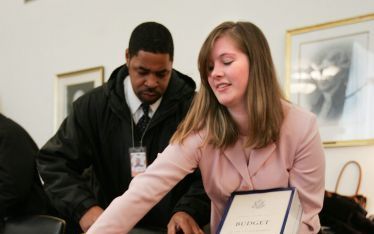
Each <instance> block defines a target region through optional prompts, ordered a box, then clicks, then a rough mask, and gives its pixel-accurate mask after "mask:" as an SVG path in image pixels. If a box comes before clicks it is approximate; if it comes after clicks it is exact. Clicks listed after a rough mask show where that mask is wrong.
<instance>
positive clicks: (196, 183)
mask: <svg viewBox="0 0 374 234" xmlns="http://www.w3.org/2000/svg"><path fill="white" fill-rule="evenodd" d="M173 52H174V47H173V40H172V37H171V34H170V32H169V31H168V29H167V28H165V27H164V26H163V25H161V24H158V23H155V22H147V23H143V24H140V25H139V26H137V27H136V28H135V29H134V31H133V32H132V34H131V37H130V42H129V47H128V49H127V50H126V65H123V66H121V67H119V68H117V69H116V70H115V71H114V72H113V73H112V75H111V77H110V79H109V81H108V82H107V83H106V84H104V85H103V86H101V87H98V88H96V89H94V90H93V91H91V92H89V93H87V94H85V95H83V96H82V97H80V98H79V99H78V100H77V101H75V102H74V104H73V110H72V112H71V114H70V115H69V116H68V117H67V118H66V119H65V120H64V122H63V123H62V125H61V126H60V129H59V130H58V132H57V133H56V135H55V136H54V137H52V139H50V140H49V141H48V142H47V143H46V145H45V146H44V147H43V148H42V149H41V151H40V155H39V166H40V169H41V174H42V178H43V179H44V180H45V183H46V190H47V193H48V194H49V195H50V197H51V199H52V200H53V203H54V204H55V206H56V208H57V210H58V211H60V212H61V213H62V215H64V217H65V218H66V217H70V218H72V219H73V220H75V221H77V222H79V225H80V227H81V229H82V230H83V231H86V230H87V229H88V228H89V227H90V226H91V225H92V223H93V222H94V221H95V220H96V219H97V218H98V216H99V215H100V214H101V213H102V211H103V209H105V208H106V207H107V206H108V205H109V203H110V202H111V201H112V200H113V199H114V198H115V197H117V196H119V195H121V194H122V193H123V192H124V191H125V190H127V188H128V186H129V183H130V182H131V179H132V177H133V176H136V175H137V174H138V173H142V171H144V170H145V168H146V166H147V165H149V164H150V163H152V161H153V160H154V159H155V158H156V157H157V154H158V153H159V152H162V151H163V149H164V148H165V147H166V146H167V145H168V142H169V139H170V138H171V136H172V135H173V133H174V131H175V130H176V128H177V126H178V124H179V123H180V121H181V120H182V119H183V118H184V116H185V114H186V112H187V110H188V108H189V106H190V103H191V100H192V97H193V95H194V90H195V83H194V81H193V80H192V79H191V78H190V77H188V76H186V75H184V74H182V73H180V72H178V71H176V70H174V69H172V63H173ZM137 161H140V162H142V165H145V166H144V167H140V169H139V167H135V163H136V162H137ZM87 169H88V170H87ZM87 171H88V172H89V173H85V172H87ZM84 174H91V175H90V176H89V178H90V181H87V179H85V178H87V177H85V176H84ZM144 189H147V188H144ZM209 213H210V201H209V199H208V198H207V196H206V194H205V192H204V190H203V186H202V182H201V176H200V174H198V172H196V173H194V174H191V175H189V176H187V177H186V178H185V179H184V180H183V181H182V182H181V183H179V184H178V185H177V186H175V188H174V189H173V190H172V191H171V192H170V193H169V194H168V195H167V196H166V197H165V199H163V200H162V201H160V203H159V204H158V205H157V206H156V207H154V208H153V209H152V210H151V211H149V213H148V214H147V215H146V216H145V217H144V218H143V219H142V220H141V221H140V222H139V223H138V225H137V227H140V228H146V229H148V230H154V231H155V232H156V233H157V232H165V229H166V227H167V225H168V222H169V220H170V222H169V225H168V228H169V229H170V230H173V231H176V230H177V229H179V228H181V229H183V231H185V232H190V233H192V231H194V230H199V226H198V224H199V225H204V224H206V223H207V222H208V221H209ZM194 232H196V231H194Z"/></svg>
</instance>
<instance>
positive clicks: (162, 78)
mask: <svg viewBox="0 0 374 234" xmlns="http://www.w3.org/2000/svg"><path fill="white" fill-rule="evenodd" d="M126 63H127V66H128V68H129V75H130V79H131V84H132V87H133V89H134V92H135V94H136V96H137V97H138V98H139V99H140V100H141V101H142V102H146V103H148V104H152V103H154V102H156V101H157V100H158V99H159V98H160V97H161V96H162V95H163V94H164V93H165V91H166V89H167V87H168V84H169V81H170V77H171V70H172V65H173V62H172V61H171V60H170V56H169V54H155V53H151V52H146V51H143V50H140V51H139V52H138V54H137V55H134V56H133V57H132V58H130V56H129V53H128V50H126Z"/></svg>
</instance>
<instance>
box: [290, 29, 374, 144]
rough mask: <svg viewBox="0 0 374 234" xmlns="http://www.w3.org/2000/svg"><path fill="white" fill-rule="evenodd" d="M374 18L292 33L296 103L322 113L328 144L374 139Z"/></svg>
mask: <svg viewBox="0 0 374 234" xmlns="http://www.w3.org/2000/svg"><path fill="white" fill-rule="evenodd" d="M370 23H371V22H363V23H361V24H357V23H356V24H352V25H350V24H349V22H341V24H342V25H341V26H339V25H338V26H337V25H336V24H332V25H331V27H328V26H326V25H321V26H318V27H317V26H316V27H309V28H307V29H297V30H294V31H292V30H291V31H290V32H289V35H288V36H289V37H290V38H291V39H292V40H288V43H289V44H288V51H287V54H288V55H287V56H288V58H289V66H287V69H288V70H287V72H288V73H287V78H288V81H289V83H288V86H287V87H288V89H289V90H288V95H289V98H290V101H291V102H293V103H295V104H296V105H299V106H301V107H303V108H305V109H307V110H309V111H311V112H313V113H314V114H315V115H316V116H317V120H318V125H319V128H320V134H321V138H322V140H323V141H324V142H325V143H326V144H340V142H342V143H341V145H351V144H353V143H351V142H353V141H360V140H362V141H364V140H365V139H373V138H374V122H373V121H372V119H373V118H374V108H373V100H374V54H373V51H372V48H371V44H372V43H373V42H374V39H373V38H374V37H373V35H372V33H371V32H370V31H368V30H367V28H368V25H370Z"/></svg>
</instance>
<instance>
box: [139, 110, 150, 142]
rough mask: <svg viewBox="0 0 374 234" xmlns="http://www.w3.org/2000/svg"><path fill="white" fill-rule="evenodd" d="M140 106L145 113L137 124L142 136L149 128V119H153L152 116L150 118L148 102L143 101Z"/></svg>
mask: <svg viewBox="0 0 374 234" xmlns="http://www.w3.org/2000/svg"><path fill="white" fill-rule="evenodd" d="M140 107H141V108H142V109H143V113H144V114H143V116H142V117H141V118H140V119H139V121H138V123H137V124H136V127H137V128H138V131H139V133H140V135H141V136H142V135H143V133H144V131H145V129H146V128H147V125H148V123H149V120H151V118H149V116H148V112H149V105H148V104H147V103H142V105H141V106H140Z"/></svg>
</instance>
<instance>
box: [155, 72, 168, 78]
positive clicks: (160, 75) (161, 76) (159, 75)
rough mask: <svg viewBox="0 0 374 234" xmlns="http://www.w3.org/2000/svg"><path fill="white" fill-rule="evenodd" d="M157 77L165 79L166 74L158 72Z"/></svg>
mask: <svg viewBox="0 0 374 234" xmlns="http://www.w3.org/2000/svg"><path fill="white" fill-rule="evenodd" d="M155 75H156V76H157V77H158V78H164V77H165V75H166V72H160V73H158V72H156V74H155Z"/></svg>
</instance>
